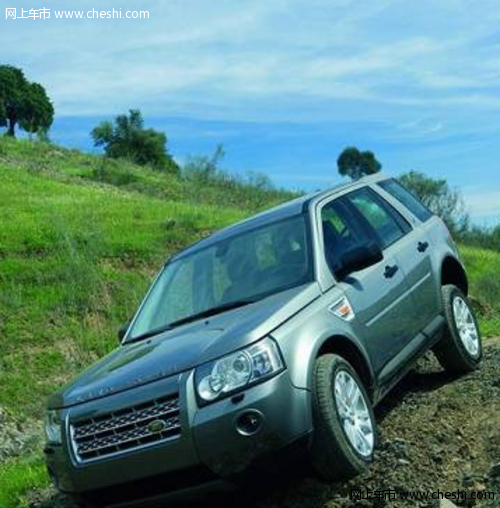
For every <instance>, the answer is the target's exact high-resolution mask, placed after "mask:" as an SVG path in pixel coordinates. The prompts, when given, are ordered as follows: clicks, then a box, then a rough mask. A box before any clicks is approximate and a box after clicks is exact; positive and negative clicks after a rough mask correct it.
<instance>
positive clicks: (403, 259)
mask: <svg viewBox="0 0 500 508" xmlns="http://www.w3.org/2000/svg"><path fill="white" fill-rule="evenodd" d="M377 187H379V188H382V190H383V191H385V192H387V193H388V194H389V195H390V196H392V197H393V198H394V199H396V200H397V201H398V202H399V203H401V205H403V206H404V207H405V208H407V209H408V210H409V211H410V213H412V214H413V215H415V218H416V219H417V221H415V227H414V229H413V230H412V231H411V232H410V233H409V234H408V235H407V236H406V237H405V238H404V239H403V240H402V241H401V242H400V243H399V244H398V250H397V253H396V255H395V256H396V259H397V260H398V264H399V265H400V266H401V269H402V270H403V272H404V274H405V276H406V279H407V281H408V285H409V287H410V291H411V293H412V295H413V298H414V301H415V311H414V313H413V318H414V320H415V321H416V322H418V327H419V330H425V329H426V328H428V327H429V326H430V327H431V328H432V322H433V320H434V319H435V318H436V317H437V316H438V315H439V312H440V302H439V288H438V287H437V284H438V281H437V280H436V278H435V277H434V276H433V270H432V259H431V253H432V249H433V247H434V246H433V245H432V244H431V243H432V242H431V240H430V238H431V235H430V231H429V228H430V227H432V220H431V219H432V218H433V215H432V213H431V212H430V211H429V210H427V208H426V207H425V206H424V205H423V204H422V203H421V202H420V201H419V200H418V199H417V198H416V197H415V196H413V195H412V194H411V193H410V192H409V191H408V190H407V189H406V188H405V187H403V186H402V185H401V184H400V183H399V182H397V181H396V180H385V181H383V182H380V183H379V184H377Z"/></svg>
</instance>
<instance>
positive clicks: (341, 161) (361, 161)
mask: <svg viewBox="0 0 500 508" xmlns="http://www.w3.org/2000/svg"><path fill="white" fill-rule="evenodd" d="M337 167H338V169H339V173H340V174H341V175H342V176H350V177H351V178H352V179H353V180H359V179H360V178H361V177H362V176H364V175H372V174H374V173H378V172H379V171H380V170H381V169H382V164H380V162H379V161H378V160H377V159H376V157H375V155H374V153H373V152H370V151H369V150H367V151H365V152H360V151H359V150H358V149H357V148H355V147H352V146H351V147H348V148H345V149H344V151H343V152H342V153H341V154H340V155H339V158H338V159H337Z"/></svg>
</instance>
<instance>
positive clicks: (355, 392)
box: [311, 354, 377, 480]
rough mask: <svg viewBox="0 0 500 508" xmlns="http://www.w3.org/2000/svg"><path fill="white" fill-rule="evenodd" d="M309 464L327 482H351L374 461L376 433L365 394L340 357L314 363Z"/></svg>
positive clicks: (329, 357)
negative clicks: (312, 429) (345, 480)
mask: <svg viewBox="0 0 500 508" xmlns="http://www.w3.org/2000/svg"><path fill="white" fill-rule="evenodd" d="M313 423H314V437H313V442H312V446H311V461H312V464H313V467H314V468H315V470H316V471H317V473H318V474H319V475H320V476H321V477H322V478H324V479H326V480H338V479H340V478H350V477H353V476H356V475H357V474H359V473H361V472H362V471H363V470H364V469H365V468H366V467H367V464H368V463H369V462H371V461H372V460H373V453H374V450H375V444H376V440H377V437H376V436H377V429H376V423H375V418H374V415H373V409H372V407H371V403H370V399H369V398H368V395H367V393H366V390H365V388H364V386H363V383H362V382H361V380H360V378H359V376H358V375H357V374H356V372H355V370H354V369H353V368H352V367H351V365H350V364H349V363H347V362H346V361H345V360H344V359H343V358H342V357H340V356H337V355H332V354H328V355H324V356H321V357H319V358H318V360H317V361H316V366H315V372H314V393H313Z"/></svg>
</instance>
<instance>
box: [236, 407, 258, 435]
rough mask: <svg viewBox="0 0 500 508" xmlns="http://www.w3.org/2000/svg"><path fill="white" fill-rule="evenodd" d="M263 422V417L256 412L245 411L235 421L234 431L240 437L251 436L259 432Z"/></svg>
mask: <svg viewBox="0 0 500 508" xmlns="http://www.w3.org/2000/svg"><path fill="white" fill-rule="evenodd" d="M263 421H264V417H263V416H262V414H261V413H259V412H258V411H255V410H253V411H245V412H244V413H243V414H241V415H240V416H238V419H237V420H236V430H237V431H238V432H239V433H240V434H241V435H242V436H252V435H253V434H256V433H257V432H259V430H260V428H261V427H262V423H263Z"/></svg>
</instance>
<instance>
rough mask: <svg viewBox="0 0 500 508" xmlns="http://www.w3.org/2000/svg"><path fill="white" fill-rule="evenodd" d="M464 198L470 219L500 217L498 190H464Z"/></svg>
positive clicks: (499, 193)
mask: <svg viewBox="0 0 500 508" xmlns="http://www.w3.org/2000/svg"><path fill="white" fill-rule="evenodd" d="M464 198H465V201H466V203H467V206H468V208H469V211H470V213H471V216H472V217H481V218H485V217H494V216H498V217H500V190H482V191H481V190H478V189H465V192H464Z"/></svg>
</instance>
